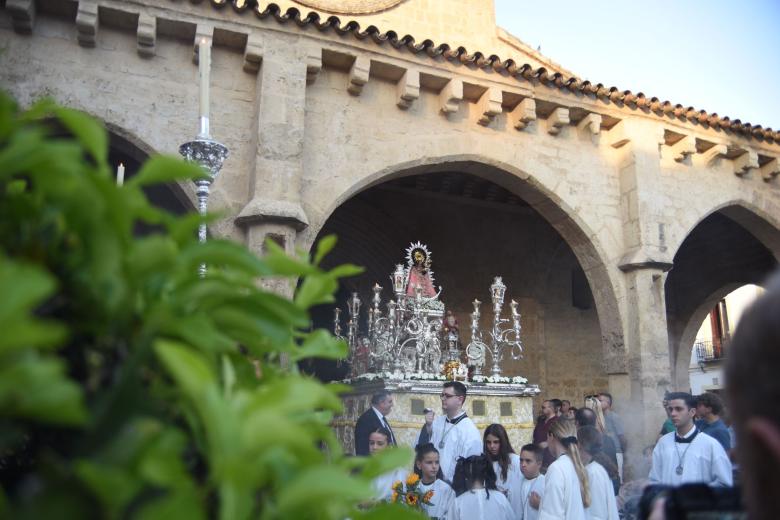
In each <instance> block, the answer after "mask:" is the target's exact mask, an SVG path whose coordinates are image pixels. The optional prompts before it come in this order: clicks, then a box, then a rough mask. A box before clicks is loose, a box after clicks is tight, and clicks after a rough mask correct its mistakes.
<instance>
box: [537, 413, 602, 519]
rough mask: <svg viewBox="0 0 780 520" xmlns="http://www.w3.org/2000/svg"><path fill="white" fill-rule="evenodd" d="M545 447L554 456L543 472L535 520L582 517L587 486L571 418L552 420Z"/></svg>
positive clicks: (585, 503) (588, 490)
mask: <svg viewBox="0 0 780 520" xmlns="http://www.w3.org/2000/svg"><path fill="white" fill-rule="evenodd" d="M547 447H548V448H549V449H550V451H551V452H552V454H553V456H554V457H556V460H555V462H553V463H552V464H550V467H549V468H548V469H547V474H546V475H545V476H544V496H542V503H541V505H540V506H539V520H586V519H587V517H586V516H585V508H586V507H588V506H590V488H589V486H588V474H587V472H586V471H585V467H584V466H583V464H582V460H581V459H580V451H579V448H578V447H577V428H576V427H575V426H574V421H572V420H570V419H558V420H557V421H555V422H554V423H553V425H552V426H551V427H550V432H549V433H548V434H547Z"/></svg>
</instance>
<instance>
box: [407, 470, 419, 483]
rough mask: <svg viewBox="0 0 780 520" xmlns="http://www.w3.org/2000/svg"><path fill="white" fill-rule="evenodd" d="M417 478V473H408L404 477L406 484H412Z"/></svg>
mask: <svg viewBox="0 0 780 520" xmlns="http://www.w3.org/2000/svg"><path fill="white" fill-rule="evenodd" d="M419 480H420V476H419V475H418V474H417V473H410V474H409V476H408V477H406V485H407V486H414V485H415V484H417V482H418V481H419Z"/></svg>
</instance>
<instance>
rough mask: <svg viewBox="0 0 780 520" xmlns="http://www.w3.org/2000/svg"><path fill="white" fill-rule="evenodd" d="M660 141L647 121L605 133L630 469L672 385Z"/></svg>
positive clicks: (620, 398) (620, 399)
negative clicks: (615, 213)
mask: <svg viewBox="0 0 780 520" xmlns="http://www.w3.org/2000/svg"><path fill="white" fill-rule="evenodd" d="M663 142H664V138H663V128H662V127H661V126H660V125H656V124H655V123H653V122H648V121H642V120H623V121H622V122H621V123H619V124H618V125H617V126H616V127H615V128H613V129H612V130H611V131H610V132H609V144H610V145H611V146H612V147H613V148H614V149H615V159H616V162H617V167H618V174H619V177H620V191H621V211H622V217H623V218H622V220H623V241H624V247H625V252H624V254H623V257H622V258H621V259H620V261H619V264H618V267H619V268H620V270H621V271H623V272H624V280H623V285H624V294H625V298H624V301H623V302H622V305H623V313H622V315H623V317H624V318H623V319H624V330H625V341H626V350H627V353H628V368H629V370H628V380H627V381H626V380H620V381H614V383H616V386H618V388H616V389H615V390H618V389H619V390H620V393H619V394H617V395H615V400H616V403H615V404H616V408H617V410H618V412H619V413H620V414H621V416H622V417H623V422H624V424H625V427H626V437H627V440H628V442H629V449H628V453H627V454H626V458H627V463H628V464H627V466H628V467H629V468H630V467H632V466H633V463H634V462H635V461H636V460H637V457H640V456H641V453H642V449H643V448H644V447H645V446H647V445H651V444H652V443H653V442H654V441H655V437H656V435H657V434H658V430H659V429H660V427H661V424H662V423H663V420H664V419H665V415H664V412H663V410H662V408H661V399H662V398H663V394H664V392H665V390H666V389H668V388H669V387H670V385H671V366H670V362H669V337H668V330H667V323H666V301H665V294H664V282H665V280H666V275H665V273H666V271H668V270H669V269H671V267H672V261H671V256H670V253H669V251H667V247H666V237H665V232H664V229H665V227H666V222H665V219H666V218H668V217H667V215H666V213H665V208H664V205H663V199H662V196H661V190H660V189H659V185H660V180H661V168H660V158H661V155H660V146H661V144H663ZM610 382H611V383H612V382H613V381H610ZM626 401H627V402H626ZM629 473H630V469H629ZM629 476H630V477H631V478H635V477H637V476H638V475H629Z"/></svg>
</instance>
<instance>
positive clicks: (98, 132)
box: [54, 107, 108, 165]
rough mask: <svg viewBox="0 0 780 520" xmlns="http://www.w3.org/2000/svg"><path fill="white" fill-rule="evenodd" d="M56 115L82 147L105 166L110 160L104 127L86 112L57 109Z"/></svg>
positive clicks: (63, 108) (55, 110)
mask: <svg viewBox="0 0 780 520" xmlns="http://www.w3.org/2000/svg"><path fill="white" fill-rule="evenodd" d="M54 114H55V115H56V116H57V118H58V119H59V120H60V121H61V122H62V124H63V125H65V127H66V128H67V129H68V130H70V131H71V132H72V133H73V135H74V136H76V139H78V141H79V143H81V146H83V147H84V149H86V150H87V152H89V154H90V155H91V156H92V157H93V158H94V159H95V161H97V163H98V164H99V165H103V164H105V163H106V161H107V160H108V135H107V134H106V130H105V128H103V125H102V124H101V123H100V122H99V121H98V120H97V119H95V118H93V117H90V116H89V115H87V114H85V113H84V112H79V111H78V110H73V109H70V108H65V107H56V108H55V109H54Z"/></svg>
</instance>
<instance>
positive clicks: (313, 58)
mask: <svg viewBox="0 0 780 520" xmlns="http://www.w3.org/2000/svg"><path fill="white" fill-rule="evenodd" d="M321 70H322V49H321V48H320V47H316V48H312V49H310V50H309V51H308V52H307V53H306V84H307V85H311V84H312V83H314V82H315V81H317V76H319V74H320V71H321Z"/></svg>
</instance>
